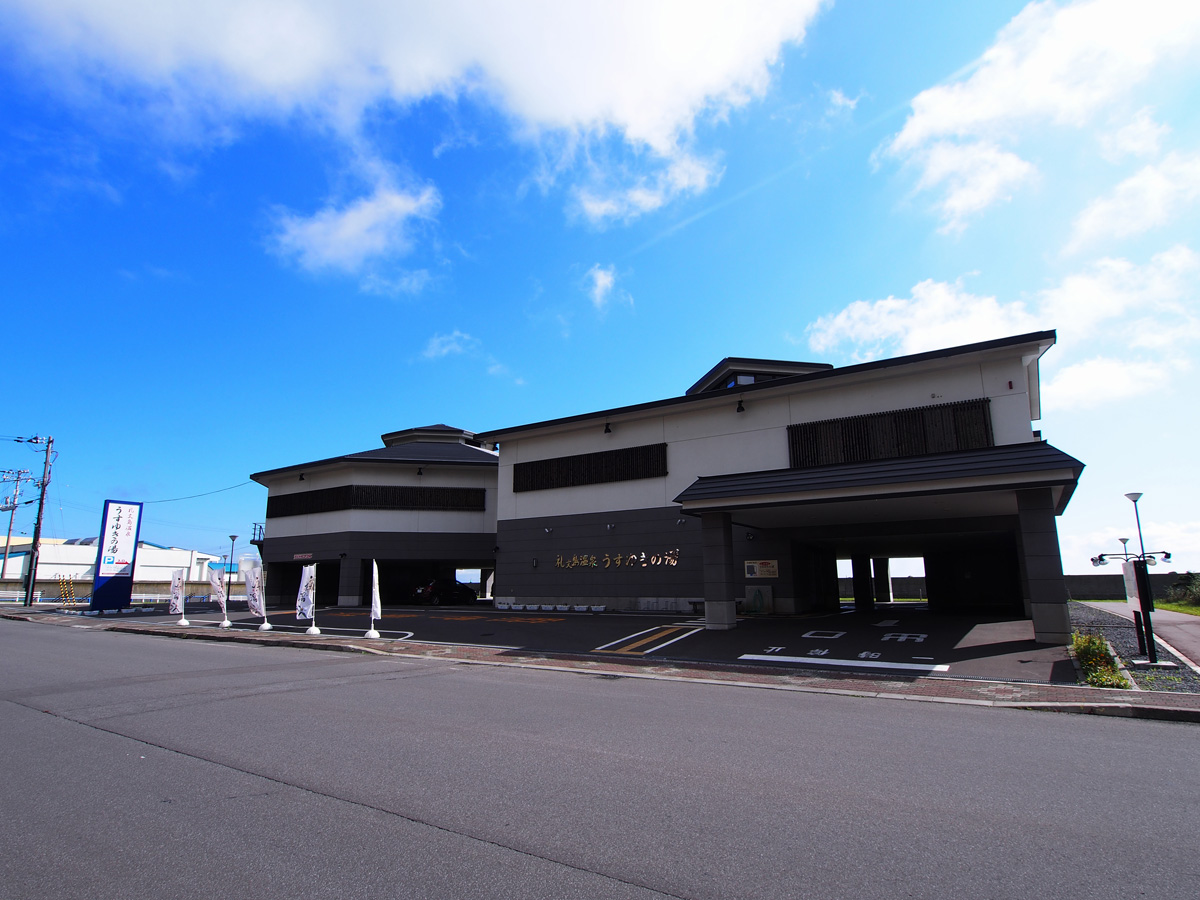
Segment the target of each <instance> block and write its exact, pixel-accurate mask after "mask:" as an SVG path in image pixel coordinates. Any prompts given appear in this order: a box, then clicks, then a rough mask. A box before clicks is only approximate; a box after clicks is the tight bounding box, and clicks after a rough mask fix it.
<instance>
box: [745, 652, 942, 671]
mask: <svg viewBox="0 0 1200 900" xmlns="http://www.w3.org/2000/svg"><path fill="white" fill-rule="evenodd" d="M738 659H753V660H757V661H759V662H779V661H780V660H782V661H783V662H790V663H797V664H800V665H809V666H845V667H846V668H854V669H860V668H866V669H903V670H904V671H906V672H948V671H950V667H949V666H948V665H933V666H931V665H926V664H925V663H893V662H874V661H871V660H866V659H829V658H828V657H824V656H821V657H817V656H776V655H775V654H773V653H772V654H771V655H769V656H767V655H764V654H761V653H743V654H742V655H741V656H739V657H738Z"/></svg>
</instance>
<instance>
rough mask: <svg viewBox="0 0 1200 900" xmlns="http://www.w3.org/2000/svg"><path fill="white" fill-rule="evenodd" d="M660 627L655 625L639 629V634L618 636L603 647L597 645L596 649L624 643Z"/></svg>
mask: <svg viewBox="0 0 1200 900" xmlns="http://www.w3.org/2000/svg"><path fill="white" fill-rule="evenodd" d="M658 628H659V626H657V625H655V626H654V627H653V628H647V629H646V630H645V631H639V632H638V633H637V634H627V635H625V637H623V638H617V639H616V640H615V641H610V642H609V643H607V644H605V645H604V646H603V647H596V648H595V650H607V649H608V648H609V647H615V646H616V645H617V644H624V643H625V642H626V641H632V640H633V639H634V638H635V637H641V636H642V635H643V634H649V633H650V632H652V631H658ZM595 650H593V652H595Z"/></svg>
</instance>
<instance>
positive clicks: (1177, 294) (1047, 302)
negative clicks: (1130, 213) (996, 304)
mask: <svg viewBox="0 0 1200 900" xmlns="http://www.w3.org/2000/svg"><path fill="white" fill-rule="evenodd" d="M1197 271H1200V256H1198V255H1197V254H1196V253H1195V252H1194V251H1193V250H1191V249H1190V248H1188V247H1186V246H1183V245H1182V244H1181V245H1178V246H1175V247H1172V248H1171V249H1169V250H1166V251H1164V252H1162V253H1158V254H1156V255H1155V256H1154V257H1153V258H1151V260H1150V262H1148V263H1146V264H1145V265H1142V266H1139V265H1135V264H1134V263H1131V262H1129V261H1128V260H1125V259H1111V258H1109V259H1102V260H1099V261H1098V262H1096V263H1094V264H1093V265H1092V266H1091V267H1090V268H1089V269H1087V270H1086V271H1083V272H1078V273H1075V274H1073V275H1068V276H1067V277H1066V278H1064V279H1063V280H1062V282H1061V284H1059V286H1058V287H1055V288H1051V289H1049V290H1046V291H1043V292H1042V293H1041V295H1040V298H1039V304H1038V306H1039V310H1040V314H1041V317H1042V319H1043V320H1044V321H1046V322H1048V323H1058V327H1060V328H1063V329H1069V330H1070V333H1071V334H1072V335H1073V336H1074V338H1075V339H1076V340H1080V339H1084V340H1091V339H1094V338H1095V337H1097V336H1098V335H1101V334H1102V333H1103V332H1105V331H1111V330H1112V329H1113V328H1114V327H1116V328H1119V330H1120V334H1121V340H1122V342H1123V343H1125V344H1128V345H1130V346H1134V347H1139V348H1148V349H1159V348H1163V347H1169V346H1171V345H1172V344H1174V343H1175V342H1177V341H1180V340H1190V339H1192V338H1194V337H1197V336H1198V335H1197V327H1198V321H1200V292H1198V291H1197V287H1196V273H1197ZM1048 327H1049V326H1048Z"/></svg>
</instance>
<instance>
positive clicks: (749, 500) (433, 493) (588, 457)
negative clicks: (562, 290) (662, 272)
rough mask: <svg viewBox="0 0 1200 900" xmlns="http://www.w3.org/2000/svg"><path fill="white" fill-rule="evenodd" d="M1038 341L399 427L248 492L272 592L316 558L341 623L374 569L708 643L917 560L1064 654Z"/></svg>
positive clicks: (738, 361)
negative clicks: (262, 511) (444, 576)
mask: <svg viewBox="0 0 1200 900" xmlns="http://www.w3.org/2000/svg"><path fill="white" fill-rule="evenodd" d="M1054 342H1055V334H1054V332H1052V331H1043V332H1035V333H1031V334H1023V335H1017V336H1014V337H1008V338H1001V339H999V340H993V341H985V342H982V343H977V344H969V345H966V346H961V347H952V348H948V349H945V350H938V351H933V352H929V353H920V354H915V355H912V356H903V357H898V358H895V359H884V360H877V361H874V362H869V363H863V364H860V365H852V366H844V367H841V368H835V367H833V366H830V365H827V364H822V363H801V362H792V361H786V360H764V359H746V358H728V359H725V360H722V361H721V362H720V363H718V364H717V365H716V366H715V367H714V368H713V369H712V370H710V371H709V372H708V373H707V374H706V375H705V376H704V377H703V378H701V379H700V380H699V381H698V382H696V383H695V384H694V385H692V387H691V388H689V389H688V390H687V391H686V392H685V393H684V394H683V395H681V396H677V397H670V398H667V399H663V400H656V401H651V402H648V403H641V404H637V405H634V406H625V407H619V408H614V409H607V410H601V411H598V412H589V413H583V414H580V415H575V416H569V417H566V418H560V419H553V420H549V421H542V422H534V423H532V424H525V425H516V426H513V427H511V428H501V429H496V430H494V431H491V432H487V433H484V434H478V435H474V434H471V433H470V432H464V431H460V430H458V429H449V428H446V427H445V426H435V427H434V428H431V429H412V430H410V431H407V432H396V433H394V434H391V435H385V436H384V444H385V447H384V448H383V449H376V450H372V451H367V452H365V453H355V454H350V455H347V456H344V457H336V458H333V459H329V460H322V461H319V462H316V463H309V464H306V465H302V466H289V467H287V468H284V469H274V470H271V471H268V472H261V473H258V474H257V475H254V476H252V477H253V478H254V479H255V480H256V481H258V482H259V483H261V484H264V485H266V486H267V488H268V500H267V522H266V535H265V540H264V541H263V543H262V546H261V550H262V553H263V558H264V560H265V561H266V562H267V563H268V564H269V565H270V575H269V577H268V590H269V591H270V592H271V593H274V594H277V595H279V596H283V595H286V594H287V593H288V592H289V591H292V590H294V588H293V584H294V583H296V582H298V579H299V569H300V566H302V565H304V564H306V563H308V562H319V563H322V564H323V565H324V570H325V571H327V572H329V573H330V574H331V575H332V576H333V577H331V578H329V579H328V580H327V584H328V585H329V587H328V588H327V591H328V595H327V596H328V597H329V599H330V600H332V599H333V596H334V590H336V597H337V602H338V603H340V604H343V605H352V604H359V603H362V602H364V598H365V596H366V595H367V586H368V584H369V582H368V581H367V580H366V577H365V572H366V567H367V565H368V564H369V562H370V561H371V560H372V559H375V560H378V561H380V567H381V581H382V580H383V574H382V570H384V569H386V570H387V571H388V572H389V577H390V578H391V580H392V583H394V584H401V583H404V582H405V580H406V579H411V578H412V577H414V573H416V572H419V571H423V569H422V567H429V566H435V565H438V564H441V565H447V566H448V565H454V564H456V563H457V564H458V565H461V566H463V567H467V566H473V567H478V568H481V569H485V570H486V569H488V568H489V567H494V570H495V583H494V588H493V593H494V595H495V596H496V598H497V599H500V600H503V599H511V600H513V601H516V602H524V601H527V600H541V601H543V602H546V601H547V598H554V599H555V600H556V601H557V602H570V603H588V604H605V605H607V606H609V607H615V608H653V609H678V610H681V611H682V610H685V609H687V608H688V607H689V605H696V606H697V607H699V606H700V605H701V604H702V605H703V608H704V610H705V617H706V622H707V624H708V627H709V628H713V629H720V628H728V627H733V625H734V623H735V620H736V616H735V610H736V605H737V601H738V600H739V599H742V600H745V599H746V598H748V597H753V598H754V599H755V601H756V602H764V603H765V607H769V608H770V609H771V610H773V611H774V612H777V613H784V614H787V613H805V612H813V611H824V610H836V609H837V608H838V606H839V590H838V578H837V564H838V560H850V561H851V563H852V568H853V572H854V579H853V582H854V599H855V604H856V606H857V607H858V608H860V609H869V608H871V607H872V605H873V604H874V602H875V600H876V599H890V589H889V588H888V587H887V585H889V584H890V580H889V578H888V560H889V559H893V558H908V557H921V558H923V560H924V566H925V575H926V587H927V591H928V597H929V606H930V609H931V611H934V612H974V613H995V614H1015V615H1022V614H1023V615H1025V616H1027V617H1029V618H1031V619H1032V620H1033V625H1034V631H1035V634H1036V636H1037V639H1038V640H1039V641H1043V642H1051V643H1064V642H1066V640H1067V638H1068V635H1069V630H1070V629H1069V623H1068V617H1067V606H1066V602H1067V592H1066V587H1065V582H1064V579H1063V572H1062V561H1061V557H1060V554H1059V548H1058V534H1057V527H1056V523H1055V517H1056V516H1057V515H1061V514H1062V512H1063V511H1064V510H1065V508H1066V505H1067V503H1068V502H1069V500H1070V497H1071V494H1072V492H1073V491H1074V488H1075V484H1076V482H1077V480H1078V478H1079V475H1080V472H1081V471H1082V469H1083V464H1082V463H1080V462H1079V461H1078V460H1076V459H1074V458H1073V457H1071V456H1069V455H1067V454H1066V453H1063V452H1062V451H1060V450H1058V449H1056V448H1054V447H1052V446H1050V445H1049V444H1048V443H1046V442H1045V441H1043V440H1042V438H1041V432H1039V431H1035V430H1034V428H1033V424H1032V423H1033V422H1034V421H1036V420H1039V419H1040V418H1041V403H1040V389H1039V375H1038V361H1039V359H1040V358H1041V356H1042V355H1043V354H1044V353H1045V352H1046V351H1047V350H1049V349H1050V347H1052V346H1053V345H1054ZM497 448H498V453H493V452H489V451H490V450H492V449H497ZM493 548H494V549H493ZM320 571H321V569H320V568H319V569H318V585H320V582H321V579H320ZM272 582H274V583H275V585H276V586H275V587H274V588H272ZM334 585H336V588H335V587H334ZM385 602H387V598H386V597H385ZM400 602H403V598H401V600H400Z"/></svg>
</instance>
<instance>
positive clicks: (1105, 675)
mask: <svg viewBox="0 0 1200 900" xmlns="http://www.w3.org/2000/svg"><path fill="white" fill-rule="evenodd" d="M1071 651H1072V652H1073V653H1074V654H1075V658H1076V659H1077V660H1079V667H1080V668H1081V669H1083V680H1084V682H1085V683H1087V684H1090V685H1091V686H1092V687H1106V688H1122V689H1124V690H1129V688H1130V687H1132V685H1130V683H1129V679H1128V678H1126V677H1125V676H1124V675H1122V674H1121V673H1120V671H1118V669H1117V661H1116V659H1114V658H1113V655H1112V653H1110V652H1109V649H1108V642H1107V641H1105V640H1104V638H1103V637H1101V636H1100V635H1098V634H1083V633H1082V632H1079V631H1076V632H1075V633H1074V634H1072V635H1071Z"/></svg>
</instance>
